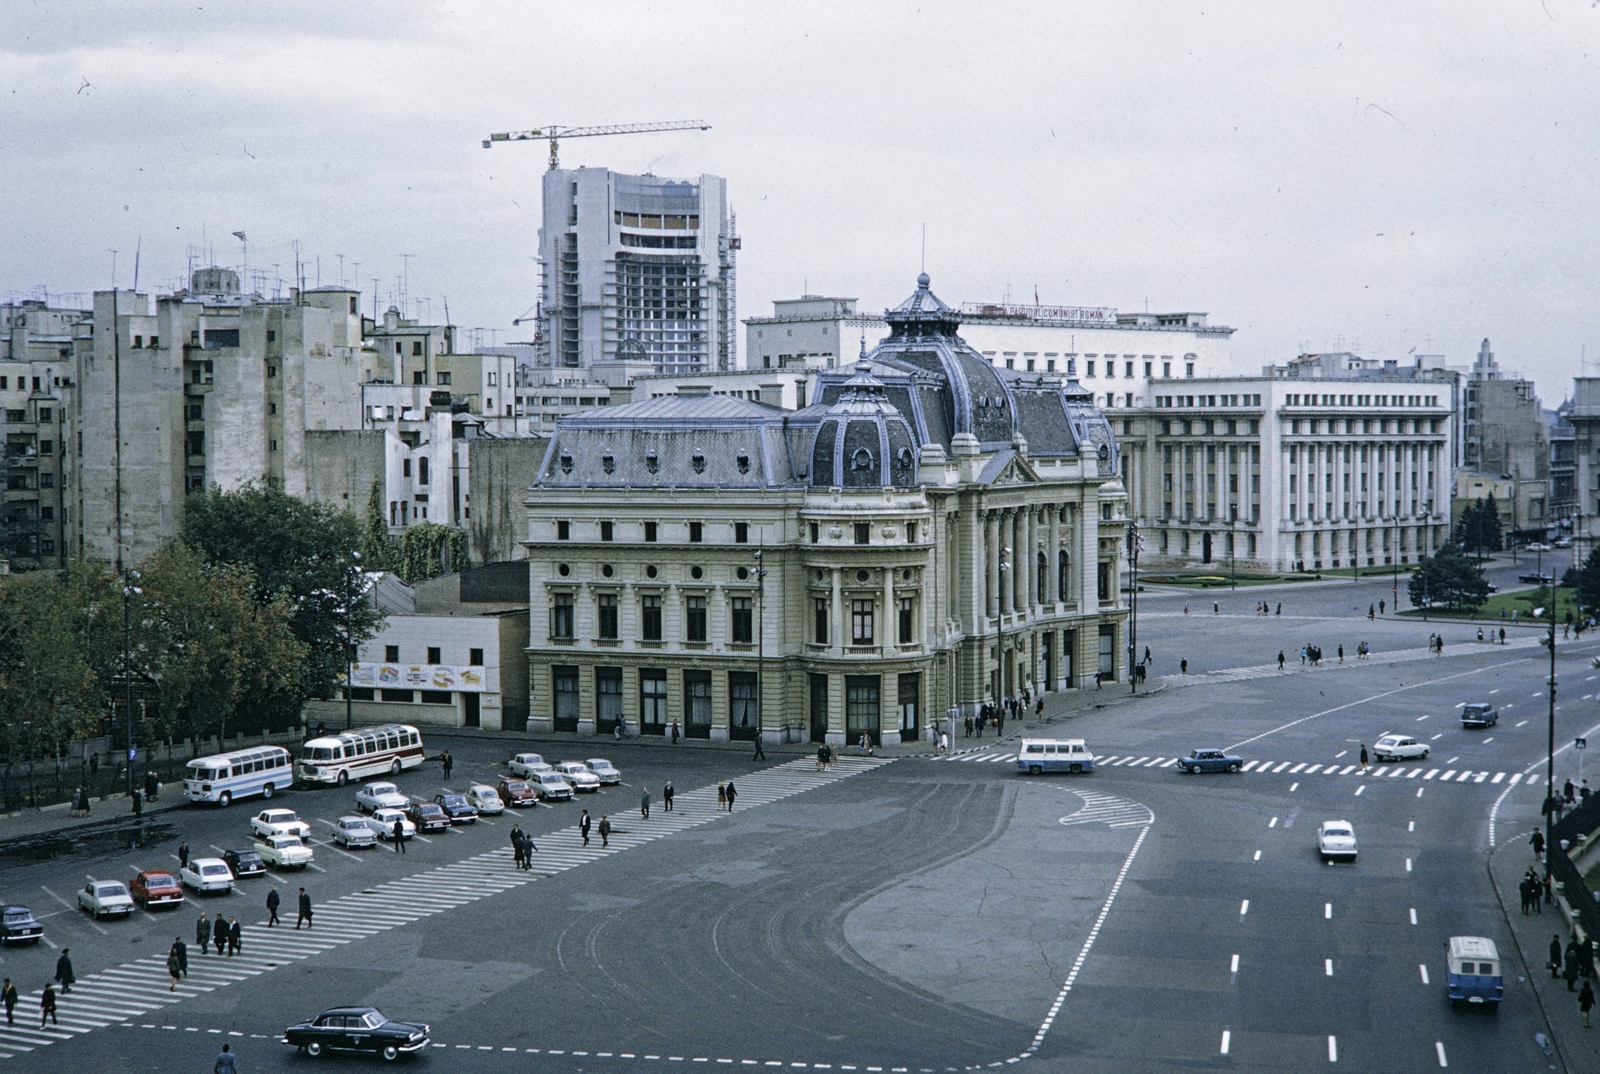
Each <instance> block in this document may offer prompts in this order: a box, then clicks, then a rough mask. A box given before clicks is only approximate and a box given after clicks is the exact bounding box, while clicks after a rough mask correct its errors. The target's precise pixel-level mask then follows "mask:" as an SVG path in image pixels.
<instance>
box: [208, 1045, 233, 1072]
mask: <svg viewBox="0 0 1600 1074" xmlns="http://www.w3.org/2000/svg"><path fill="white" fill-rule="evenodd" d="M211 1074H239V1068H238V1067H236V1066H234V1064H233V1052H232V1050H230V1048H229V1047H228V1045H226V1044H224V1045H223V1046H222V1051H220V1052H218V1053H217V1061H216V1062H215V1063H214V1064H212V1067H211Z"/></svg>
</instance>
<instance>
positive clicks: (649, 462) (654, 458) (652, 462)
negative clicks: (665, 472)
mask: <svg viewBox="0 0 1600 1074" xmlns="http://www.w3.org/2000/svg"><path fill="white" fill-rule="evenodd" d="M644 468H645V469H646V470H649V471H650V472H651V473H652V474H654V473H659V472H660V471H661V458H660V457H659V456H658V455H657V454H656V453H655V452H653V451H652V452H650V453H649V454H648V455H646V456H645V457H644Z"/></svg>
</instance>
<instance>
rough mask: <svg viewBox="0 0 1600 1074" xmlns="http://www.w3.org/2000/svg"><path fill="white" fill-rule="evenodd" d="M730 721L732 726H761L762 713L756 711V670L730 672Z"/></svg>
mask: <svg viewBox="0 0 1600 1074" xmlns="http://www.w3.org/2000/svg"><path fill="white" fill-rule="evenodd" d="M728 722H729V726H731V727H743V728H756V727H760V726H761V715H760V713H758V712H757V711H756V676H755V672H753V671H730V672H728Z"/></svg>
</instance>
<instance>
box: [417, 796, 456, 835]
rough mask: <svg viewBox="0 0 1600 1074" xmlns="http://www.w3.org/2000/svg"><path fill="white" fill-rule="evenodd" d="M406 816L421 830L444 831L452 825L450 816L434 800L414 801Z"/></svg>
mask: <svg viewBox="0 0 1600 1074" xmlns="http://www.w3.org/2000/svg"><path fill="white" fill-rule="evenodd" d="M406 817H407V818H409V819H410V821H411V823H412V824H415V825H416V826H417V831H419V832H442V831H444V830H445V829H446V828H448V827H450V816H449V814H447V813H446V812H445V811H444V810H443V809H441V808H440V807H439V806H437V805H435V804H434V803H433V802H413V803H412V804H411V808H410V809H408V810H406Z"/></svg>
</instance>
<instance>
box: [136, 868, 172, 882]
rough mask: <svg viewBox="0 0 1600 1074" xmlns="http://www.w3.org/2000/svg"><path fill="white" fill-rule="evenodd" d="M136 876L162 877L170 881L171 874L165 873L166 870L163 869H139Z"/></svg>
mask: <svg viewBox="0 0 1600 1074" xmlns="http://www.w3.org/2000/svg"><path fill="white" fill-rule="evenodd" d="M138 875H139V876H164V877H166V878H167V879H169V880H170V879H172V874H171V873H169V872H167V870H165V869H140V870H139V874H138Z"/></svg>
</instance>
